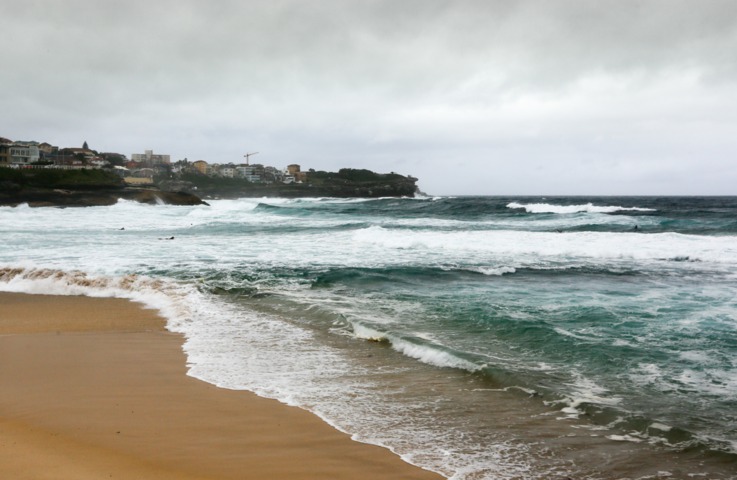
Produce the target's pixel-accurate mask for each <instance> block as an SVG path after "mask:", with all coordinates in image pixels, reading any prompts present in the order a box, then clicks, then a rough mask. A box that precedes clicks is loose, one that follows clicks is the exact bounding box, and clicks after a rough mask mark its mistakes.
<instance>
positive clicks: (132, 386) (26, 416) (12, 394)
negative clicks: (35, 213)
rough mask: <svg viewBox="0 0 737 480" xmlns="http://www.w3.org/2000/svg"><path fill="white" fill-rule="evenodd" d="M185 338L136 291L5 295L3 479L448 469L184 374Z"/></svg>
mask: <svg viewBox="0 0 737 480" xmlns="http://www.w3.org/2000/svg"><path fill="white" fill-rule="evenodd" d="M182 341H183V338H182V337H181V336H180V335H176V334H172V333H170V332H167V331H166V329H165V322H164V320H163V319H162V318H160V317H159V316H158V315H157V314H156V313H155V312H154V311H152V310H145V309H143V308H141V307H140V306H139V305H137V304H135V303H133V302H129V301H127V300H121V299H98V298H88V297H57V296H44V295H24V294H11V293H0V478H8V479H65V478H70V479H71V478H73V479H79V480H84V479H95V480H98V479H101V478H113V479H115V478H118V479H121V478H123V479H126V478H131V479H132V478H136V479H250V478H254V479H256V478H258V479H263V478H285V479H313V478H314V479H318V478H319V479H325V478H331V479H342V478H345V479H348V478H350V479H369V478H370V479H377V478H381V479H392V478H397V479H398V478H402V479H440V478H442V477H440V476H438V475H435V474H433V473H430V472H426V471H424V470H422V469H419V468H416V467H413V466H411V465H409V464H407V463H405V462H403V461H402V460H401V459H400V458H399V457H397V456H396V455H394V454H392V453H391V452H389V451H388V450H386V449H383V448H380V447H376V446H371V445H365V444H361V443H358V442H354V441H352V440H351V439H350V437H349V436H347V435H345V434H342V433H340V432H338V431H336V430H335V429H333V428H332V427H330V426H329V425H327V424H326V423H324V422H323V421H321V420H320V419H319V418H317V417H316V416H314V415H312V414H310V413H308V412H306V411H303V410H300V409H297V408H293V407H288V406H285V405H282V404H280V403H278V402H276V401H273V400H267V399H263V398H260V397H257V396H256V395H253V394H251V393H249V392H242V391H230V390H225V389H220V388H217V387H214V386H212V385H209V384H207V383H204V382H201V381H198V380H196V379H194V378H191V377H188V376H187V375H186V358H185V355H184V353H183V352H182V349H181V345H182Z"/></svg>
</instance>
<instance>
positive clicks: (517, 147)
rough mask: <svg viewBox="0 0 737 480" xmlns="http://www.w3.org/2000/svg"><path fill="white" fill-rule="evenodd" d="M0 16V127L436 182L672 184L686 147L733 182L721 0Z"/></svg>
mask: <svg viewBox="0 0 737 480" xmlns="http://www.w3.org/2000/svg"><path fill="white" fill-rule="evenodd" d="M0 16H2V17H3V18H5V19H7V20H6V21H4V28H6V31H7V32H6V35H7V36H8V38H13V42H3V43H2V44H0V59H1V60H2V61H3V63H4V64H5V65H12V68H9V69H4V72H3V76H2V77H1V78H0V82H1V83H0V87H1V88H0V104H2V105H3V106H4V110H5V111H6V112H8V113H6V114H5V115H4V117H3V118H2V119H0V136H8V137H11V138H24V139H28V138H34V137H35V138H39V139H48V140H54V139H57V140H54V141H56V142H59V143H62V144H64V143H66V142H69V141H70V140H66V139H69V138H73V139H75V141H76V139H77V138H80V137H84V138H86V139H87V140H91V139H94V141H95V143H96V144H104V145H106V149H109V150H113V149H118V150H120V151H122V152H124V153H131V151H138V150H142V149H144V148H155V149H158V150H161V149H167V151H169V153H171V154H172V155H174V156H175V157H179V158H183V157H185V156H187V157H189V158H205V159H207V160H209V161H215V162H227V161H237V160H238V155H239V154H240V153H239V152H240V150H242V149H243V148H251V146H254V147H255V146H258V149H259V150H260V151H263V152H264V155H263V157H262V159H261V160H262V161H265V162H272V163H273V164H276V165H279V164H282V163H284V164H286V163H288V162H291V161H293V160H295V159H297V160H299V161H301V162H303V163H305V164H310V165H311V166H314V167H316V168H326V169H329V168H339V167H340V166H363V167H367V168H376V169H384V170H396V171H400V167H401V168H407V169H408V171H405V172H404V173H411V174H414V175H417V176H419V177H421V179H422V182H423V183H424V184H426V185H427V186H426V187H425V188H426V189H427V190H433V191H435V192H438V193H461V192H466V193H496V192H500V191H501V190H504V193H515V192H517V193H535V191H536V189H538V190H540V191H542V189H543V188H544V187H551V185H553V186H555V188H558V191H557V192H552V191H547V192H546V193H547V194H551V193H567V192H569V193H570V192H573V193H575V191H576V189H580V188H582V187H581V185H587V186H588V185H592V187H591V189H593V190H596V188H597V187H596V186H597V185H600V186H602V189H603V188H604V187H603V186H606V188H609V187H610V186H612V185H617V186H618V188H620V189H622V191H621V192H620V193H647V192H645V191H644V190H647V189H648V188H651V187H652V185H653V178H660V179H666V178H667V179H668V181H667V182H665V183H664V184H663V185H662V186H659V187H658V188H659V189H660V191H665V190H667V189H668V188H671V189H672V191H673V192H677V191H679V189H680V190H684V189H686V188H691V187H692V184H689V183H688V182H687V181H686V180H684V175H681V173H680V172H681V171H682V170H683V168H688V169H694V168H696V167H695V166H694V165H696V164H698V163H699V162H698V161H696V160H694V159H697V158H699V155H700V154H699V150H700V151H703V152H709V156H710V158H711V159H712V160H709V162H707V163H706V164H707V165H708V166H709V168H710V172H716V171H719V172H726V173H725V174H724V175H722V176H720V177H719V178H716V180H715V178H714V176H713V175H711V174H709V175H706V174H703V175H701V176H699V177H698V178H702V179H703V180H702V182H701V187H699V188H702V190H704V191H707V190H708V191H712V190H713V188H716V187H714V185H715V181H716V182H717V184H718V186H719V187H718V188H719V189H721V190H719V191H720V192H724V191H725V189H727V190H728V189H729V188H730V187H728V186H727V184H726V183H725V182H722V181H721V179H722V178H725V175H726V178H730V179H732V180H737V178H735V175H736V174H735V173H732V172H730V171H729V169H727V168H723V165H724V163H720V162H723V160H718V159H719V158H728V157H729V156H730V155H731V154H732V153H733V152H734V149H735V147H736V146H737V145H735V141H734V140H731V137H732V136H733V135H730V131H732V129H733V127H734V126H735V121H736V120H737V119H736V118H735V114H734V113H733V112H735V111H737V91H736V89H735V78H736V76H737V61H736V60H735V55H734V53H733V52H735V51H737V5H735V4H734V2H733V1H731V0H729V1H720V0H707V1H698V2H696V1H684V0H649V1H645V0H642V1H632V0H621V1H598V2H588V1H582V0H581V1H578V0H558V1H519V2H509V1H502V0H485V1H481V0H479V1H439V0H422V1H420V0H403V1H391V2H390V1H378V0H377V1H345V0H340V1H339V0H330V1H328V0H320V1H310V2H302V1H296V0H272V1H249V2H241V1H218V2H206V1H197V0H180V1H173V0H163V1H158V0H157V1H156V2H150V1H134V0H129V1H113V0H108V1H88V0H63V1H50V0H46V1H43V0H40V1H39V0H37V1H27V0H26V1H19V0H5V1H4V2H3V3H2V4H1V5H0ZM95 137H97V138H95ZM684 143H687V144H689V145H691V146H689V147H688V148H686V147H685V146H684ZM724 161H725V160H724ZM617 162H618V163H617ZM702 164H703V163H702ZM448 165H459V166H463V168H464V169H466V170H462V171H459V172H458V173H457V175H456V177H457V178H455V179H454V178H453V176H452V175H449V174H448V169H447V166H448ZM637 165H639V167H636V166H637ZM625 166H627V167H626V168H625ZM489 169H491V170H493V171H495V172H496V174H495V175H494V176H492V175H489V176H481V175H474V174H469V173H468V172H469V171H482V170H483V171H486V170H489ZM555 171H565V172H567V173H566V174H565V175H560V176H559V177H555V174H554V172H555ZM439 172H443V173H439ZM648 172H649V173H648ZM658 172H659V173H658ZM613 174H616V175H619V178H621V179H622V180H621V181H619V182H616V181H613V180H612V175H613ZM687 176H688V175H686V177H687ZM471 177H473V180H471V179H470V178H471ZM492 177H493V178H492ZM551 178H555V180H556V181H554V182H552V183H551V182H550V179H551ZM499 182H502V183H503V185H500V184H499ZM669 185H672V187H669ZM587 188H588V187H587ZM500 189H501V190H500ZM625 190H626V191H625ZM713 191H717V190H713ZM586 193H591V192H586ZM610 193H617V192H610ZM651 193H658V192H655V191H653V192H651Z"/></svg>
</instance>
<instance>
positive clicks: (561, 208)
mask: <svg viewBox="0 0 737 480" xmlns="http://www.w3.org/2000/svg"><path fill="white" fill-rule="evenodd" d="M507 208H511V209H524V210H525V211H526V212H527V213H559V214H566V213H582V212H583V213H615V212H654V211H655V209H653V208H641V207H620V206H613V205H611V206H599V205H594V204H592V203H586V204H582V205H554V204H550V203H528V204H523V203H517V202H510V203H508V204H507Z"/></svg>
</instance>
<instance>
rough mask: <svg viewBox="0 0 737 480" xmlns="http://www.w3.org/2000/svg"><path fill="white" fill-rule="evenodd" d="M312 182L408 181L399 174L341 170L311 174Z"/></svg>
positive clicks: (349, 169)
mask: <svg viewBox="0 0 737 480" xmlns="http://www.w3.org/2000/svg"><path fill="white" fill-rule="evenodd" d="M309 179H310V182H312V183H314V184H318V185H319V184H323V183H334V182H336V181H337V183H351V184H362V183H379V182H396V181H402V180H406V178H405V177H403V176H402V175H399V174H397V173H375V172H372V171H371V170H366V169H358V168H341V169H340V170H338V172H337V173H336V172H324V171H319V172H310V174H309Z"/></svg>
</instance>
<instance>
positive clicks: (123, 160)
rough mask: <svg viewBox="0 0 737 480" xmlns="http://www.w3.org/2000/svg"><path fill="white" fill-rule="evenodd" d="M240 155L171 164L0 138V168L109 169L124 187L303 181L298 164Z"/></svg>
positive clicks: (149, 154) (147, 154)
mask: <svg viewBox="0 0 737 480" xmlns="http://www.w3.org/2000/svg"><path fill="white" fill-rule="evenodd" d="M256 153H258V152H255V153H249V154H246V155H244V157H245V162H243V163H237V164H236V163H228V164H210V163H208V162H207V161H205V160H195V161H189V160H188V159H186V158H185V159H183V160H178V161H176V162H173V163H172V162H171V156H170V155H167V154H159V153H154V152H153V150H145V151H144V152H143V153H133V154H131V155H130V158H128V157H127V156H126V155H125V154H122V153H113V152H98V151H96V150H93V149H91V148H90V147H89V146H88V144H87V142H86V141H85V142H84V143H83V144H82V146H81V147H64V148H60V147H58V146H55V145H51V144H49V143H46V142H43V143H39V142H35V141H12V140H9V139H7V138H2V137H0V167H10V168H44V169H46V168H48V169H68V170H72V169H111V170H113V171H115V172H116V173H117V174H118V175H120V176H121V177H122V178H123V179H124V180H125V182H126V183H127V184H130V185H149V184H153V183H154V180H155V179H169V178H178V177H180V176H182V175H187V174H194V175H204V176H208V177H216V178H237V179H243V180H247V181H248V182H250V183H254V184H274V183H281V184H291V183H295V184H300V183H304V182H305V181H306V180H307V173H306V172H303V171H301V168H300V165H298V164H291V165H287V166H286V167H284V168H276V167H272V166H265V165H262V164H251V163H250V157H251V156H253V155H256Z"/></svg>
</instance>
